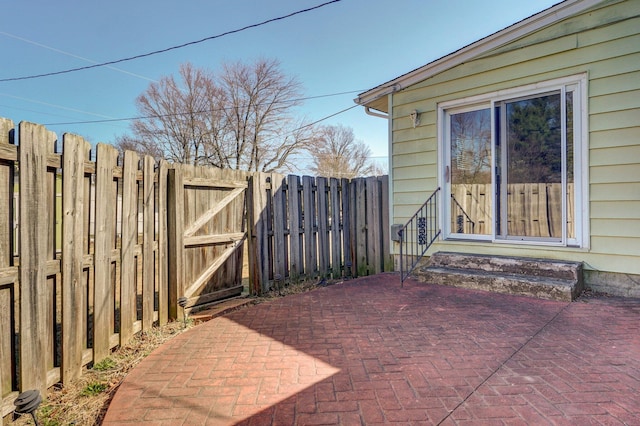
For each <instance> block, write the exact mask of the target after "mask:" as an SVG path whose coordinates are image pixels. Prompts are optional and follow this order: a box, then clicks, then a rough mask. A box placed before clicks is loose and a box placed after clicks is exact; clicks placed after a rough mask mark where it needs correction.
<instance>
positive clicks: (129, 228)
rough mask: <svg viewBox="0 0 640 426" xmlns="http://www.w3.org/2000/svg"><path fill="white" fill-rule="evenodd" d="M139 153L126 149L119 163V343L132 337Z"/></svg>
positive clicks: (134, 314) (134, 317) (134, 306)
mask: <svg viewBox="0 0 640 426" xmlns="http://www.w3.org/2000/svg"><path fill="white" fill-rule="evenodd" d="M139 161H140V159H139V157H138V154H136V153H135V152H132V151H125V153H124V160H123V164H122V219H121V220H122V233H121V249H120V343H121V344H125V343H127V342H129V341H130V340H131V338H132V337H133V334H134V332H133V323H135V322H136V320H137V315H136V274H137V264H136V254H135V248H136V245H137V244H138V180H137V174H138V163H139Z"/></svg>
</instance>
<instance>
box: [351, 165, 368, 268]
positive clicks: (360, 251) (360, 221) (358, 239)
mask: <svg viewBox="0 0 640 426" xmlns="http://www.w3.org/2000/svg"><path fill="white" fill-rule="evenodd" d="M354 183H355V191H354V193H353V195H352V197H353V198H354V204H355V208H354V211H355V232H354V234H355V249H356V264H355V266H354V267H355V271H356V274H355V275H356V276H358V277H363V276H365V275H367V274H368V273H369V264H368V261H367V205H366V187H365V180H364V179H363V178H357V179H355V182H354Z"/></svg>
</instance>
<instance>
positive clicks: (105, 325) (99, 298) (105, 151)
mask: <svg viewBox="0 0 640 426" xmlns="http://www.w3.org/2000/svg"><path fill="white" fill-rule="evenodd" d="M96 158H97V160H96V189H95V191H96V222H95V223H96V236H95V255H94V262H95V267H94V270H95V273H94V292H93V297H94V304H93V309H94V316H93V318H94V324H93V361H94V362H100V361H101V360H103V359H104V358H106V357H107V356H108V355H109V352H110V349H111V345H110V339H111V335H112V334H113V330H114V291H115V290H114V288H113V276H112V273H113V271H112V260H111V253H112V250H113V249H114V246H113V244H114V241H115V238H114V235H113V232H114V229H115V217H114V216H115V206H116V186H115V184H114V181H113V169H114V167H115V165H116V160H117V158H118V151H117V150H116V149H115V148H114V147H113V146H111V145H106V144H98V152H97V157H96Z"/></svg>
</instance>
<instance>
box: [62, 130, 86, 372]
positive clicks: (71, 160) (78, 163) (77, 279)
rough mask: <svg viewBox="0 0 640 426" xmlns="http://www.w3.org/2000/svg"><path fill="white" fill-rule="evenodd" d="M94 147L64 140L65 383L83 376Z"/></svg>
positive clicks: (68, 136)
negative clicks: (88, 178) (87, 184)
mask: <svg viewBox="0 0 640 426" xmlns="http://www.w3.org/2000/svg"><path fill="white" fill-rule="evenodd" d="M90 149H91V145H90V144H89V143H88V142H87V141H85V140H84V139H82V138H81V137H80V136H76V135H72V134H68V133H67V134H65V135H64V136H63V153H64V155H63V156H62V160H63V164H62V168H63V170H64V174H63V181H62V211H63V214H62V230H63V233H64V234H63V238H62V241H63V242H64V244H62V369H61V374H62V377H61V378H62V382H63V383H69V381H71V380H74V379H77V378H79V377H80V375H81V373H82V352H83V350H84V333H83V331H84V330H83V327H81V326H80V324H82V323H83V322H84V321H85V318H86V317H85V315H86V304H85V294H86V293H85V291H84V290H85V289H84V285H85V279H84V271H83V265H82V259H83V249H84V232H85V229H84V216H85V211H84V210H85V208H88V205H89V200H85V198H84V197H85V191H84V179H85V177H84V162H85V161H87V160H89V152H90Z"/></svg>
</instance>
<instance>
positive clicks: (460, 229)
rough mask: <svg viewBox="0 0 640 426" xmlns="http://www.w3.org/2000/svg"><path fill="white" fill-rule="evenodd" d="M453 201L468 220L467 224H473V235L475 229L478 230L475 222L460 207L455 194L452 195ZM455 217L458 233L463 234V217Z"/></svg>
mask: <svg viewBox="0 0 640 426" xmlns="http://www.w3.org/2000/svg"><path fill="white" fill-rule="evenodd" d="M451 199H452V200H453V202H454V203H455V205H456V207H458V210H460V211H461V212H462V214H463V215H464V216H465V217H466V218H467V222H468V223H470V224H471V233H472V234H473V233H474V231H475V229H476V223H475V222H474V221H473V220H471V218H470V217H469V215H468V214H467V212H466V211H465V210H464V208H463V207H462V206H461V205H460V203H459V202H458V200H456V197H454V196H453V194H451ZM454 217H455V218H456V231H457V232H458V233H460V234H462V233H463V232H464V222H463V220H462V216H460V215H458V214H456V215H454Z"/></svg>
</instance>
